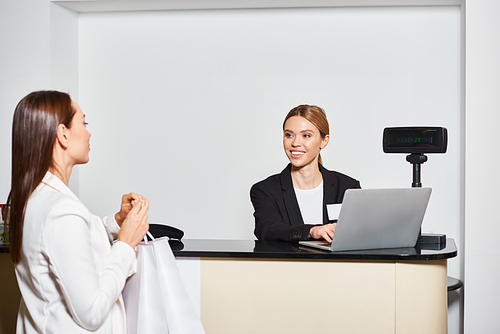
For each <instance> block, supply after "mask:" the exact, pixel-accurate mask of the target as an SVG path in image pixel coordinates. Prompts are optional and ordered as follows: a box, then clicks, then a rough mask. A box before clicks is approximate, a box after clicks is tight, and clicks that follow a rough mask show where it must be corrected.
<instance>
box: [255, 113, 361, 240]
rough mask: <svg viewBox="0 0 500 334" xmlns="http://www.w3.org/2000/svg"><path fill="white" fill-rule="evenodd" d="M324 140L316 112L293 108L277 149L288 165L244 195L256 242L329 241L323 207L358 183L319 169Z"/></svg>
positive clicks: (324, 124)
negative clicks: (250, 206) (249, 204)
mask: <svg viewBox="0 0 500 334" xmlns="http://www.w3.org/2000/svg"><path fill="white" fill-rule="evenodd" d="M329 140H330V128H329V124H328V120H327V118H326V114H325V112H324V110H323V109H322V108H320V107H318V106H311V105H299V106H297V107H295V108H293V109H292V110H290V112H289V113H288V115H287V116H286V117H285V120H284V122H283V147H284V149H285V153H286V155H287V157H288V159H289V160H290V164H288V166H287V167H286V168H285V169H284V170H283V171H282V172H281V173H280V174H276V175H272V176H270V177H268V178H267V179H265V180H263V181H260V182H258V183H256V184H254V185H253V186H252V189H251V190H250V198H251V201H252V204H253V206H254V210H255V212H254V217H255V230H254V233H255V236H256V237H257V239H259V240H285V241H298V240H308V239H325V240H327V241H328V242H331V241H332V238H333V235H334V233H335V228H336V223H335V221H331V220H329V219H328V214H327V210H326V205H327V204H335V203H342V199H343V197H344V192H345V191H346V190H347V189H350V188H360V184H359V181H357V180H355V179H353V178H351V177H349V176H347V175H344V174H341V173H338V172H335V171H329V170H327V169H326V168H324V167H323V162H322V159H321V154H320V153H321V150H322V149H324V148H325V147H326V146H327V145H328V141H329Z"/></svg>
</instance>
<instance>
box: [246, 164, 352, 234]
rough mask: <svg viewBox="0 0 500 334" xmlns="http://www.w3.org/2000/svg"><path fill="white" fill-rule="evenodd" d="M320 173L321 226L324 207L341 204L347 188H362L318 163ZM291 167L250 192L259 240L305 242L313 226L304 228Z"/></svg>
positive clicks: (324, 217)
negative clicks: (321, 192)
mask: <svg viewBox="0 0 500 334" xmlns="http://www.w3.org/2000/svg"><path fill="white" fill-rule="evenodd" d="M319 170H320V172H321V174H323V224H328V223H332V222H333V221H328V214H327V211H326V205H327V204H335V203H342V199H343V198H344V192H345V191H346V190H347V189H350V188H361V186H360V184H359V181H357V180H355V179H353V178H351V177H349V176H347V175H344V174H341V173H338V172H334V171H329V170H327V169H326V168H324V167H323V166H322V165H321V164H320V165H319ZM291 171H292V165H291V164H288V166H287V167H286V168H285V169H284V170H283V171H282V172H281V173H280V174H276V175H272V176H270V177H268V178H267V179H265V180H263V181H260V182H258V183H256V184H254V185H253V186H252V188H251V189H250V199H251V201H252V204H253V207H254V210H255V212H254V214H253V215H254V217H255V230H254V234H255V236H256V237H257V239H259V240H285V241H296V240H307V238H308V236H309V230H310V229H311V227H313V226H314V225H305V224H304V221H303V220H302V214H301V213H300V208H299V204H298V202H297V197H296V196H295V190H294V189H293V184H292V175H291Z"/></svg>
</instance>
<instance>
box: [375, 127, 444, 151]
mask: <svg viewBox="0 0 500 334" xmlns="http://www.w3.org/2000/svg"><path fill="white" fill-rule="evenodd" d="M447 143H448V131H447V130H446V128H443V127H393V128H385V129H384V135H383V143H382V146H383V150H384V152H385V153H420V154H424V153H446V149H447Z"/></svg>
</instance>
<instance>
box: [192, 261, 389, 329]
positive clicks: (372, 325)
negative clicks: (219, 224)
mask: <svg viewBox="0 0 500 334" xmlns="http://www.w3.org/2000/svg"><path fill="white" fill-rule="evenodd" d="M394 286H395V266H394V263H393V262H348V261H335V262H327V261H286V260H283V261H276V260H257V261H253V260H229V259H227V260H226V259H202V261H201V319H202V322H203V325H204V327H205V330H206V333H207V334H211V333H214V334H215V333H217V334H223V333H231V334H234V333H252V334H254V333H301V334H303V333H310V332H311V329H312V328H314V332H315V333H329V332H338V333H383V334H387V333H394V323H395V319H394V309H395V304H394V303H395V289H394Z"/></svg>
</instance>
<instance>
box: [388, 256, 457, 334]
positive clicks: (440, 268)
mask: <svg viewBox="0 0 500 334" xmlns="http://www.w3.org/2000/svg"><path fill="white" fill-rule="evenodd" d="M446 264H447V263H446V260H437V261H423V262H417V261H414V262H398V263H396V333H398V334H406V333H426V334H434V333H435V334H445V333H447V332H448V323H447V305H448V304H447V302H448V299H447V298H448V295H447V275H446Z"/></svg>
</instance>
